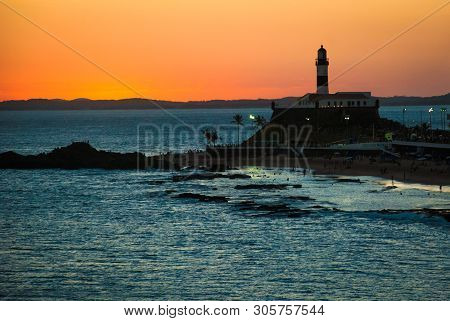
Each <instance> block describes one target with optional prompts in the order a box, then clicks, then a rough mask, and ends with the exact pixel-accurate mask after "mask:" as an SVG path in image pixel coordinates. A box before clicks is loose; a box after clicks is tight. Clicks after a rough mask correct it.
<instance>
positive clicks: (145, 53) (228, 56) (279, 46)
mask: <svg viewBox="0 0 450 321" xmlns="http://www.w3.org/2000/svg"><path fill="white" fill-rule="evenodd" d="M2 2H4V3H7V4H9V5H10V6H12V7H14V8H15V9H16V10H17V11H19V12H20V13H21V14H23V15H24V16H26V17H28V18H29V19H30V20H32V21H34V22H35V23H36V24H38V25H39V26H41V27H42V28H43V29H45V30H47V31H49V32H50V33H52V34H54V35H55V36H57V37H58V38H60V39H61V40H62V41H64V43H66V44H67V45H69V46H71V47H72V48H74V49H76V50H77V51H78V52H80V53H82V54H83V55H85V56H86V57H88V58H89V59H90V60H92V61H93V62H95V63H96V64H98V65H99V66H101V67H103V68H104V69H105V70H107V71H108V72H110V73H111V74H114V75H115V76H116V77H117V78H119V79H120V80H122V81H123V82H125V83H127V84H129V85H130V86H131V87H133V89H134V90H135V91H133V90H130V89H129V88H127V87H126V86H124V85H123V84H121V83H119V82H118V81H117V80H115V79H113V78H111V77H110V76H109V75H107V74H106V73H104V72H103V71H101V70H100V69H98V68H97V67H95V66H93V65H92V64H90V63H88V62H86V61H85V60H84V59H82V58H81V57H79V56H78V55H76V54H74V53H73V52H72V51H70V50H68V49H67V48H66V47H64V46H63V45H61V44H60V43H58V42H57V41H55V40H54V39H52V38H51V37H49V36H48V35H47V34H45V33H44V32H42V31H41V30H39V29H38V28H36V27H35V26H33V25H32V24H31V23H29V22H28V21H26V20H25V19H24V18H22V17H20V16H18V15H17V14H15V13H13V12H12V11H11V10H10V9H8V8H7V7H5V6H4V5H3V4H2ZM445 2H446V1H445V0H427V1H423V0H420V1H418V0H407V1H404V0H395V1H393V0H376V1H372V0H370V1H354V0H352V1H350V0H342V1H325V0H308V1H301V0H265V1H261V0H227V1H215V0H149V1H144V0H128V1H109V0H108V1H107V0H90V1H87V0H86V1H80V0H78V1H76V0H65V1H57V0H39V1H34V0H0V24H1V29H0V35H1V37H0V39H1V41H2V46H1V50H0V100H8V99H28V98H65V99H73V98H78V97H85V98H92V99H119V98H127V97H142V96H144V97H147V98H153V99H167V100H207V99H236V98H275V97H283V96H300V95H303V94H304V93H306V92H310V91H314V90H315V66H314V59H315V56H316V51H317V49H318V48H319V47H320V44H321V43H323V44H324V46H325V48H326V49H327V50H328V55H329V58H330V70H329V73H330V80H332V79H333V78H334V77H336V76H337V75H339V74H340V73H342V72H343V71H345V70H346V69H347V68H348V67H349V66H351V65H352V64H353V63H355V62H357V61H358V60H360V59H361V58H363V57H365V56H366V55H368V54H370V53H371V52H372V51H374V50H375V49H377V48H378V47H379V46H381V45H382V44H383V43H385V42H386V41H388V40H389V39H391V38H393V37H394V36H396V35H397V34H399V33H400V32H402V31H403V30H404V29H406V28H407V27H409V26H411V25H412V24H414V23H415V22H417V21H418V20H420V19H421V18H423V17H424V16H426V15H427V14H428V13H430V12H431V11H433V10H434V9H436V8H437V7H439V6H440V5H442V4H443V3H445ZM447 2H448V1H447ZM449 39H450V5H447V6H446V7H445V8H444V9H442V10H441V11H439V12H438V13H436V14H435V15H433V16H432V17H431V18H429V19H428V20H426V21H424V22H423V23H421V24H420V25H419V26H417V27H416V28H414V29H413V30H411V31H409V32H408V33H406V34H405V35H403V36H402V37H400V38H399V39H397V40H396V41H394V42H393V43H392V44H390V45H389V46H388V47H386V48H384V49H383V50H381V51H380V52H378V53H376V54H375V55H374V56H372V57H370V58H369V59H368V60H367V61H365V62H363V63H362V64H361V65H359V66H357V67H356V68H355V69H353V70H351V71H350V72H348V73H346V74H345V75H344V76H342V77H341V78H339V79H338V80H336V81H335V82H332V83H331V84H330V90H331V91H332V92H334V91H342V90H346V91H350V90H355V91H356V90H362V91H372V92H373V94H375V95H381V96H390V95H419V96H428V95H439V94H443V93H447V92H449V91H450V58H449V52H450V41H449Z"/></svg>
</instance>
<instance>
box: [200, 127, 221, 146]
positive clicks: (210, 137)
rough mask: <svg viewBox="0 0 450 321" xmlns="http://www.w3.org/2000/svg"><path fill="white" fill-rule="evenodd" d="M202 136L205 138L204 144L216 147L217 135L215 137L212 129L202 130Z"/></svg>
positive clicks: (215, 132) (215, 133) (214, 131)
mask: <svg viewBox="0 0 450 321" xmlns="http://www.w3.org/2000/svg"><path fill="white" fill-rule="evenodd" d="M202 134H203V136H205V138H206V144H207V145H209V144H211V143H212V144H213V145H214V146H216V142H217V140H218V139H219V135H217V131H216V130H215V129H214V128H205V129H203V130H202Z"/></svg>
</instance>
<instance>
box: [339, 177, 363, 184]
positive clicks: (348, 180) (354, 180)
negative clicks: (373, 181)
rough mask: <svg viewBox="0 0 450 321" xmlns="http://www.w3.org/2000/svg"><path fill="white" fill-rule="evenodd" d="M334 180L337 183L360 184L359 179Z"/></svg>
mask: <svg viewBox="0 0 450 321" xmlns="http://www.w3.org/2000/svg"><path fill="white" fill-rule="evenodd" d="M334 180H335V181H336V182H338V183H359V184H361V183H362V182H361V180H360V179H359V178H334Z"/></svg>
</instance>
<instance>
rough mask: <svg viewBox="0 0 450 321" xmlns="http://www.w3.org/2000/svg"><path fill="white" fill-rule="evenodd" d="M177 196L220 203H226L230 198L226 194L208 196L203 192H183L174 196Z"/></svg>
mask: <svg viewBox="0 0 450 321" xmlns="http://www.w3.org/2000/svg"><path fill="white" fill-rule="evenodd" d="M174 197H175V198H191V199H196V200H199V201H202V202H220V203H226V202H228V198H227V197H225V196H208V195H202V194H195V193H181V194H178V195H175V196H174Z"/></svg>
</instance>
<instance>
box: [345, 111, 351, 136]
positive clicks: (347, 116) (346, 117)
mask: <svg viewBox="0 0 450 321" xmlns="http://www.w3.org/2000/svg"><path fill="white" fill-rule="evenodd" d="M344 119H345V122H346V123H347V140H348V141H350V137H349V136H350V135H349V132H348V122H349V120H350V115H345V116H344Z"/></svg>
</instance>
